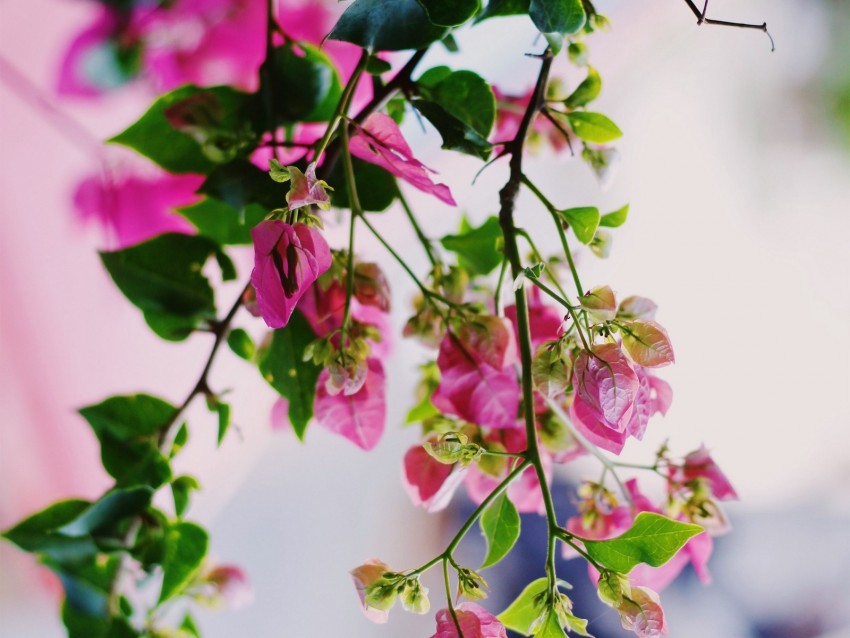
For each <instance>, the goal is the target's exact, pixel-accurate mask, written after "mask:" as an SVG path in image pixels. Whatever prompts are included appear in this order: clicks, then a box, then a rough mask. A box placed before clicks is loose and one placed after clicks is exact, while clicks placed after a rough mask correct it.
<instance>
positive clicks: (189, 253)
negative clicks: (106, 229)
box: [100, 233, 220, 341]
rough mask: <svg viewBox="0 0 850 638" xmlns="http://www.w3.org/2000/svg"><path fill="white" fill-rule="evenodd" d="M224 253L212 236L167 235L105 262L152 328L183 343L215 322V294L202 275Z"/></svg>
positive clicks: (105, 255) (103, 255) (102, 255)
mask: <svg viewBox="0 0 850 638" xmlns="http://www.w3.org/2000/svg"><path fill="white" fill-rule="evenodd" d="M219 252H220V249H219V247H218V245H217V244H216V243H215V242H213V241H212V240H210V239H207V238H206V237H199V236H192V235H181V234H179V233H166V234H164V235H158V236H157V237H154V238H153V239H150V240H148V241H146V242H143V243H141V244H137V245H135V246H131V247H130V248H125V249H124V250H118V251H114V252H102V253H100V258H101V260H102V261H103V265H104V266H105V267H106V270H107V271H108V272H109V274H110V275H111V276H112V279H113V281H115V285H117V286H118V288H119V289H120V290H121V292H122V293H124V296H125V297H127V299H129V300H130V301H131V302H132V303H133V305H135V306H136V307H137V308H139V309H140V310H141V311H142V313H144V316H145V321H146V322H147V323H148V325H149V326H150V327H151V329H152V330H153V331H154V332H156V333H157V334H158V335H159V336H160V337H162V338H163V339H169V340H172V341H179V340H181V339H185V338H186V337H187V336H189V334H190V332H191V331H192V330H193V329H194V328H195V326H197V325H198V323H199V322H200V321H202V320H204V319H213V318H215V300H214V297H213V290H212V288H211V287H210V284H209V281H207V278H206V277H205V276H204V275H203V274H202V272H201V270H202V268H203V266H204V264H205V263H206V261H207V259H209V257H210V256H211V255H216V254H217V253H219Z"/></svg>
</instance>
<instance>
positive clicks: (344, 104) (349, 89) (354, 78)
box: [313, 49, 369, 203]
mask: <svg viewBox="0 0 850 638" xmlns="http://www.w3.org/2000/svg"><path fill="white" fill-rule="evenodd" d="M368 59H369V52H368V51H366V49H363V52H362V53H361V54H360V59H359V60H358V61H357V66H356V67H355V68H354V72H353V73H352V74H351V77H350V78H349V79H348V83H347V84H346V85H345V88H344V89H343V91H342V95H341V96H340V98H339V103H337V105H336V111H335V112H334V116H333V118H331V123H330V124H328V128H326V129H325V134H324V135H323V136H322V139H320V140H319V141H318V143H317V144H316V154H315V156H314V157H313V161H314V162H318V161H319V160H320V159H321V157H322V154H323V153H324V152H325V149H326V148H327V146H328V143H329V142H330V141H331V137H332V136H333V134H334V131H336V128H337V126H339V123H340V120H342V118H343V116H344V115H345V112H346V111H347V110H348V104H349V102H350V101H351V96H352V95H353V94H354V89H355V88H356V87H357V82H358V81H359V80H360V75H361V74H362V73H363V69H365V68H366V61H367V60H368ZM346 126H347V125H346ZM327 172H328V173H329V172H330V170H328V171H327ZM349 203H350V202H349Z"/></svg>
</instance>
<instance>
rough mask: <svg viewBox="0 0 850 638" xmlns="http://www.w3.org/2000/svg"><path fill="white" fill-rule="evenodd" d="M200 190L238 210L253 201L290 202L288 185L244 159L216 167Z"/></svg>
mask: <svg viewBox="0 0 850 638" xmlns="http://www.w3.org/2000/svg"><path fill="white" fill-rule="evenodd" d="M198 192H199V193H201V194H203V195H207V196H209V197H212V198H214V199H216V200H218V201H220V202H224V203H225V204H227V205H228V206H230V207H232V208H235V209H236V210H237V211H242V210H245V209H246V208H248V207H249V206H251V205H252V204H253V205H259V206H264V207H265V208H267V209H274V208H277V207H278V206H282V205H283V204H285V203H286V187H281V186H280V185H278V184H276V183H275V182H273V181H272V180H271V179H269V174H268V173H267V172H266V171H264V170H262V169H260V168H258V167H256V166H254V165H253V164H252V163H251V162H248V161H245V160H241V159H238V160H234V161H232V162H228V163H227V164H223V165H221V166H218V167H216V169H215V170H213V171H212V172H211V173H210V174H209V176H208V177H207V179H206V181H204V183H203V184H201V188H199V189H198ZM248 230H249V231H250V228H249V229H248Z"/></svg>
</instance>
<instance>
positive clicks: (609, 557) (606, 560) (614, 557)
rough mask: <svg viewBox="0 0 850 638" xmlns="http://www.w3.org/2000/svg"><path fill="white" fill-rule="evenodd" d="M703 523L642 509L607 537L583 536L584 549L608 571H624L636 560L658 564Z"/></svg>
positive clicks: (671, 554)
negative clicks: (625, 526)
mask: <svg viewBox="0 0 850 638" xmlns="http://www.w3.org/2000/svg"><path fill="white" fill-rule="evenodd" d="M702 532H703V529H702V527H700V526H699V525H691V524H690V523H682V522H681V521H674V520H673V519H670V518H667V517H666V516H662V515H660V514H655V513H653V512H641V513H640V514H638V515H637V518H636V519H635V522H634V523H633V524H632V526H631V528H629V530H628V531H626V532H625V533H623V534H622V535H620V536H618V537H617V538H612V539H610V540H606V541H590V540H585V541H583V542H584V547H585V549H586V550H587V553H588V554H590V556H591V557H592V558H593V559H594V560H595V561H596V562H598V563H599V564H600V565H602V566H603V567H605V568H606V569H610V570H611V571H615V572H621V573H623V574H627V573H628V572H630V571H631V570H632V568H633V567H635V566H636V565H637V564H638V563H646V564H647V565H651V566H652V567H660V566H661V565H663V564H664V563H666V562H667V561H668V560H670V559H671V558H673V556H675V555H676V553H677V552H678V551H679V550H680V549H682V547H683V546H684V545H685V543H687V542H688V540H689V539H690V538H691V537H692V536H696V535H697V534H701V533H702Z"/></svg>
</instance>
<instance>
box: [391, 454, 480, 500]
mask: <svg viewBox="0 0 850 638" xmlns="http://www.w3.org/2000/svg"><path fill="white" fill-rule="evenodd" d="M465 474H466V471H465V470H463V469H460V468H455V467H454V466H453V465H447V464H446V463H440V462H439V461H438V460H436V459H435V458H434V457H432V456H431V455H430V454H428V452H426V451H425V448H423V447H422V446H421V445H414V446H413V447H412V448H410V449H409V450H408V451H407V453H406V454H405V455H404V466H403V471H402V484H403V485H404V489H405V491H406V492H407V494H408V496H410V500H411V501H412V502H413V504H414V505H416V506H417V507H419V506H421V507H424V508H425V509H426V510H428V511H429V512H437V511H439V510H441V509H443V508H444V507H446V505H448V504H449V501H451V498H452V496H453V495H454V492H455V490H456V489H457V488H458V486H459V485H460V483H461V482H462V481H463V478H464V475H465Z"/></svg>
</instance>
